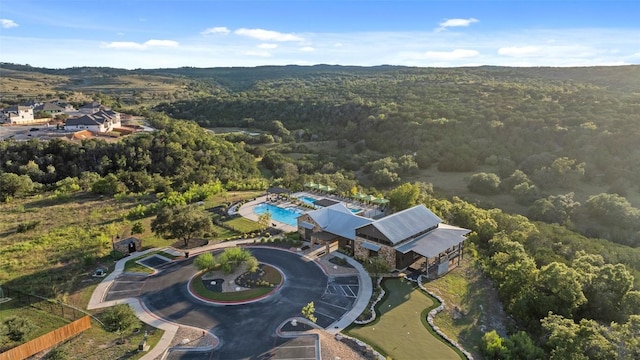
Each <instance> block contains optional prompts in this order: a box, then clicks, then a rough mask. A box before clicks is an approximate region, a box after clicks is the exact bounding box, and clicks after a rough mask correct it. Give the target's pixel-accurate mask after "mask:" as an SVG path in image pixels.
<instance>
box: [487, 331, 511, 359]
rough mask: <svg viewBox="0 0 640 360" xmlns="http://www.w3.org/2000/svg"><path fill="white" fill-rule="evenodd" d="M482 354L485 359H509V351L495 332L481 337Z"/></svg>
mask: <svg viewBox="0 0 640 360" xmlns="http://www.w3.org/2000/svg"><path fill="white" fill-rule="evenodd" d="M480 351H482V354H483V355H484V356H485V357H486V358H487V359H510V358H511V357H510V352H509V349H508V348H507V347H506V346H505V344H504V343H503V339H502V338H501V337H500V335H498V333H497V332H496V331H495V330H492V331H490V332H488V333H485V334H484V335H483V336H482V346H481V348H480Z"/></svg>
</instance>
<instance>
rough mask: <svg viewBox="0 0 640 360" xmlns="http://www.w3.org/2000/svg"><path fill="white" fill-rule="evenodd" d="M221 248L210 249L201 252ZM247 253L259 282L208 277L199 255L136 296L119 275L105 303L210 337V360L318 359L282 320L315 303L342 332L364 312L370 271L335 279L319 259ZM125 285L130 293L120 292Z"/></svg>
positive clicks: (269, 250) (161, 271) (323, 321)
mask: <svg viewBox="0 0 640 360" xmlns="http://www.w3.org/2000/svg"><path fill="white" fill-rule="evenodd" d="M220 245H222V244H220ZM229 245H231V244H227V246H226V247H228V246H229ZM220 249H221V246H217V247H207V248H203V249H201V250H200V251H197V252H198V253H200V254H202V253H207V252H216V251H217V252H219V250H220ZM243 249H247V250H248V251H250V252H251V254H252V255H253V256H254V257H255V258H256V259H257V261H258V264H259V265H260V266H259V268H260V271H259V272H257V273H256V274H254V277H252V276H251V274H244V273H245V272H246V270H242V269H241V270H240V271H238V272H237V273H232V274H224V272H222V271H211V272H202V271H200V270H199V269H198V268H197V267H196V266H195V265H194V262H195V261H196V259H197V256H192V257H189V258H186V259H182V260H178V261H172V262H169V263H167V264H164V265H162V266H160V268H158V269H156V270H157V271H156V273H154V274H153V275H150V276H147V277H145V278H144V280H143V281H140V283H139V284H137V285H138V286H139V288H138V289H137V290H135V291H132V290H131V286H132V284H131V281H130V279H129V278H125V280H124V281H121V280H120V279H121V276H115V277H114V278H112V279H110V281H107V282H108V283H110V284H109V285H108V286H106V288H105V289H104V292H105V294H104V296H103V297H102V299H103V304H104V306H109V303H111V304H114V303H122V302H125V301H131V298H134V299H133V300H135V301H136V302H139V303H140V305H141V308H142V309H143V310H144V311H145V312H147V313H149V314H150V315H151V316H152V317H153V318H156V319H160V320H161V321H165V322H167V323H171V324H175V325H178V326H186V327H194V328H198V329H202V330H204V331H206V332H207V333H209V334H212V335H213V336H214V337H215V338H216V341H214V346H213V347H212V349H210V353H209V357H208V358H210V359H255V358H265V357H268V358H270V359H278V358H285V357H286V355H282V356H283V357H280V356H279V355H277V354H278V351H280V352H282V354H285V353H286V351H285V352H283V351H284V350H283V349H288V348H290V349H306V350H305V351H309V352H312V353H308V354H306V355H304V356H311V357H315V355H319V353H317V352H315V351H317V349H318V346H317V345H318V344H317V343H315V345H313V344H307V345H305V346H303V347H301V346H300V343H299V342H300V339H299V338H296V339H297V340H295V341H294V340H293V338H291V337H286V336H283V334H282V332H281V331H280V328H281V326H282V324H283V323H287V322H288V321H291V319H296V318H298V319H300V317H301V311H302V308H303V307H304V306H305V305H307V304H309V303H310V302H314V304H315V310H316V311H315V317H316V318H317V321H316V325H317V326H318V327H320V328H324V329H327V330H330V331H331V332H332V333H337V332H339V331H340V330H341V329H342V328H344V327H345V326H347V325H349V324H350V323H351V322H352V321H353V320H354V319H355V318H356V317H357V316H358V315H359V314H360V312H362V310H363V309H364V307H366V303H367V302H368V299H369V297H370V294H371V293H370V292H371V286H370V284H365V286H364V289H362V288H363V286H362V280H361V278H362V279H365V277H364V276H366V280H368V275H366V274H364V275H363V274H358V271H355V270H353V272H352V273H350V274H349V275H344V274H331V272H330V271H327V268H326V267H323V266H322V265H321V264H320V263H319V261H317V260H313V259H309V258H307V257H305V256H304V255H302V254H300V253H296V252H292V251H289V250H283V249H278V248H273V247H266V246H243ZM194 255H196V254H194ZM122 275H126V274H122ZM257 275H260V276H259V277H258V276H257ZM247 276H248V277H247ZM225 283H226V285H225ZM256 284H257V285H256ZM125 287H126V288H127V289H128V290H127V291H125V292H121V289H123V288H125ZM98 290H99V289H97V291H98ZM360 297H361V298H362V300H359V298H360ZM357 300H359V301H357ZM134 307H135V306H134ZM139 316H140V314H139ZM145 322H146V321H145ZM289 344H291V345H289ZM294 344H296V345H294ZM166 346H168V345H166ZM275 349H277V351H276V350H275ZM169 351H171V349H169ZM287 351H289V350H287ZM300 351H302V350H300ZM177 358H183V357H177ZM184 358H187V357H184ZM188 358H193V357H188Z"/></svg>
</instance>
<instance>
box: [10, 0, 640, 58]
mask: <svg viewBox="0 0 640 360" xmlns="http://www.w3.org/2000/svg"><path fill="white" fill-rule="evenodd" d="M0 61H3V62H13V63H20V64H30V65H32V66H42V67H50V68H64V67H71V66H110V67H120V68H128V69H133V68H160V67H180V66H195V67H214V66H259V65H286V64H300V65H312V64H340V65H363V66H372V65H381V64H391V65H409V66H437V67H450V66H475V65H505V66H589V65H622V64H640V1H638V0H625V1H619V0H609V1H577V0H554V1H552V0H538V1H519V0H475V1H458V0H449V1H431V0H422V1H421V0H395V1H385V0H373V1H371V0H342V1H337V0H290V1H277V0H262V1H249V0H126V1H121V0H109V1H104V0H71V1H67V0H0Z"/></svg>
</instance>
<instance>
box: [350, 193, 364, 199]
mask: <svg viewBox="0 0 640 360" xmlns="http://www.w3.org/2000/svg"><path fill="white" fill-rule="evenodd" d="M366 196H367V195H365V194H363V193H357V194H354V195H353V198H354V199H358V200H362V199H364V198H365V197H366Z"/></svg>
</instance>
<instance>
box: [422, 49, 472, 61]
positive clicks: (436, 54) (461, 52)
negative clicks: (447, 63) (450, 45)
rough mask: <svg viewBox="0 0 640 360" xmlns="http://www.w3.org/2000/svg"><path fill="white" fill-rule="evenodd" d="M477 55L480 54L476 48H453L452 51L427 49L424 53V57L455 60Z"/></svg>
mask: <svg viewBox="0 0 640 360" xmlns="http://www.w3.org/2000/svg"><path fill="white" fill-rule="evenodd" d="M478 55H480V53H479V52H478V51H477V50H469V49H455V50H453V51H427V52H426V53H424V58H425V59H436V60H457V59H464V58H470V57H474V56H478Z"/></svg>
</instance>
